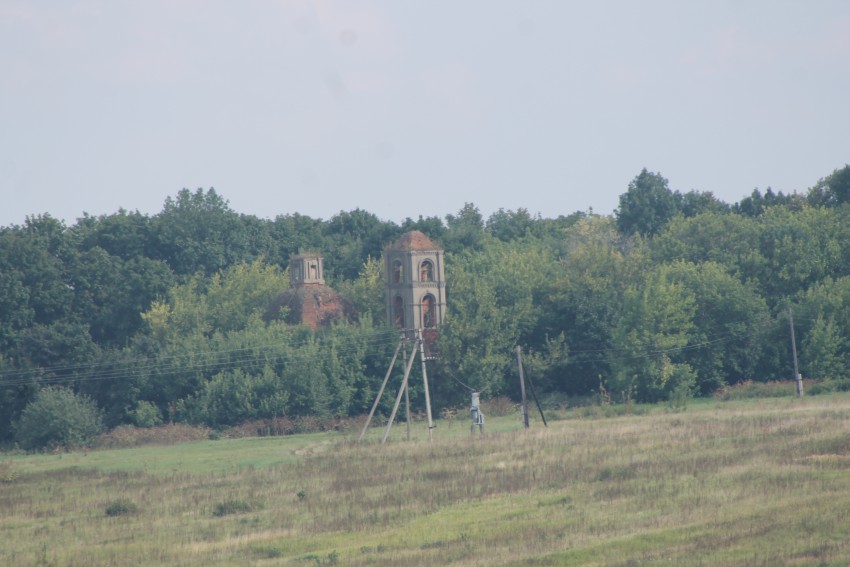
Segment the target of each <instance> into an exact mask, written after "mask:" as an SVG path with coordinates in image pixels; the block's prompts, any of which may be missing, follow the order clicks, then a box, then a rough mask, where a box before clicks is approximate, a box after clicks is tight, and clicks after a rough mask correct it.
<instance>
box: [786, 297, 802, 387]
mask: <svg viewBox="0 0 850 567" xmlns="http://www.w3.org/2000/svg"><path fill="white" fill-rule="evenodd" d="M788 324H789V325H790V326H791V353H792V354H793V356H794V379H795V380H796V381H797V397H798V398H802V397H803V376H802V375H800V370H799V368H797V340H796V339H795V338H794V314H793V313H792V312H791V306H790V305H789V306H788Z"/></svg>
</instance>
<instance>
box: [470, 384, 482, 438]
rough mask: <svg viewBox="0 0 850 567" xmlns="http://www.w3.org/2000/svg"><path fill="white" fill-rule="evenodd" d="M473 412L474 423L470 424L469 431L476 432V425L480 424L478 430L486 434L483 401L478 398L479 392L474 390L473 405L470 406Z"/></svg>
mask: <svg viewBox="0 0 850 567" xmlns="http://www.w3.org/2000/svg"><path fill="white" fill-rule="evenodd" d="M469 409H470V413H471V414H472V424H471V425H470V426H469V433H470V434H472V433H474V432H475V426H476V425H477V426H478V432H479V433H480V434H481V435H484V412H482V411H481V401H480V400H479V398H478V392H472V406H471V407H470V408H469Z"/></svg>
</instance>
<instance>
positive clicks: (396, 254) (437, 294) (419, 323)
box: [384, 230, 446, 346]
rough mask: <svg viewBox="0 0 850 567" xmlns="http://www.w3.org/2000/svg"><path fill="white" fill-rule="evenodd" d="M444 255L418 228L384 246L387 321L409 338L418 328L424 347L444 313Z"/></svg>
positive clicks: (432, 337) (434, 335)
mask: <svg viewBox="0 0 850 567" xmlns="http://www.w3.org/2000/svg"><path fill="white" fill-rule="evenodd" d="M443 254H444V253H443V250H442V249H440V248H438V247H437V246H436V245H435V244H434V243H433V242H432V241H431V239H430V238H428V237H427V236H425V235H424V234H423V233H422V232H420V231H418V230H413V231H410V232H407V233H405V234H403V235H402V236H401V238H399V239H398V240H396V241H395V242H393V243H392V244H390V245H389V246H387V247H386V248H385V249H384V269H385V271H386V276H387V293H386V306H387V320H388V322H389V324H390V325H393V326H394V327H396V328H397V329H399V330H400V331H404V333H405V335H406V336H408V337H409V338H413V337H414V335H415V334H416V332H417V331H421V332H422V337H423V339H424V342H425V344H426V346H431V345H432V344H433V342H434V341H435V340H436V339H437V337H438V336H439V333H438V328H439V326H440V325H441V324H442V323H443V320H444V319H445V316H446V276H445V269H444V262H443Z"/></svg>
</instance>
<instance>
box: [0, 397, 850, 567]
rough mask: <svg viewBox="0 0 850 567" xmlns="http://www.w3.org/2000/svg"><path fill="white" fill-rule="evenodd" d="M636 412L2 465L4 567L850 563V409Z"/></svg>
mask: <svg viewBox="0 0 850 567" xmlns="http://www.w3.org/2000/svg"><path fill="white" fill-rule="evenodd" d="M597 409H599V408H597ZM634 409H635V411H634V412H633V413H627V414H625V415H615V414H614V412H610V413H611V416H606V415H605V413H606V412H602V411H587V410H569V411H565V412H562V413H560V414H558V415H553V416H552V417H556V418H557V419H555V420H552V421H550V423H549V427H548V428H543V426H542V423H540V422H539V420H537V421H534V422H533V427H532V429H530V430H527V431H526V430H523V429H522V428H521V427H520V420H519V416H518V415H509V416H506V417H502V418H496V419H491V418H489V417H488V423H487V435H486V436H484V437H483V438H481V437H479V436H477V435H475V436H470V434H469V429H468V426H467V422H466V421H465V420H463V419H457V420H455V421H454V422H440V423H439V427H438V428H437V430H436V431H435V434H434V437H435V439H434V442H433V443H429V442H428V441H427V431H426V429H425V426H424V425H423V424H422V423H417V424H414V438H413V439H412V440H411V441H410V442H407V441H403V440H402V439H403V437H404V427H403V426H400V427H396V428H395V429H394V430H393V433H392V437H391V439H390V441H389V442H388V443H387V444H386V445H380V444H379V443H378V440H379V439H380V436H381V434H382V433H383V430H382V429H380V428H374V429H373V430H372V431H371V432H370V434H369V437H368V439H367V441H365V442H363V443H360V444H357V443H355V442H354V439H356V437H357V434H358V433H359V432H358V431H348V432H343V433H322V434H315V435H298V436H292V437H278V438H268V437H267V438H249V439H220V440H215V441H212V440H204V441H196V442H191V443H184V444H180V445H171V446H145V447H139V448H133V449H113V450H99V451H89V452H79V453H66V454H56V455H53V454H50V455H3V456H0V565H4V566H32V565H55V566H86V567H100V566H118V565H122V566H123V565H134V566H135V565H170V566H186V567H189V566H224V565H234V566H235V565H239V566H243V565H357V566H359V565H406V566H415V565H611V566H637V565H656V564H664V565H706V566H708V565H712V566H714V565H765V566H768V565H770V566H773V565H848V564H850V397H848V396H846V395H841V396H839V395H831V396H816V397H809V398H805V399H803V400H796V399H793V398H780V399H767V400H764V399H763V400H745V401H731V402H719V401H707V402H700V403H697V404H691V405H689V406H688V408H687V411H684V412H671V411H669V410H668V409H667V408H665V407H663V406H653V407H649V408H647V407H640V408H634ZM485 411H486V407H485ZM619 413H622V412H619Z"/></svg>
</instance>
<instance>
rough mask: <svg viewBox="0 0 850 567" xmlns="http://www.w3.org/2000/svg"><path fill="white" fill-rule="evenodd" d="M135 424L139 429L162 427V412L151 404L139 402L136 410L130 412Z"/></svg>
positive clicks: (143, 401)
mask: <svg viewBox="0 0 850 567" xmlns="http://www.w3.org/2000/svg"><path fill="white" fill-rule="evenodd" d="M130 417H131V418H132V419H133V423H134V424H135V425H136V426H138V427H156V426H157V425H162V412H160V411H159V408H158V407H156V405H154V404H153V403H151V402H148V401H145V400H139V401H138V402H137V403H136V409H134V410H133V411H131V412H130Z"/></svg>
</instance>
